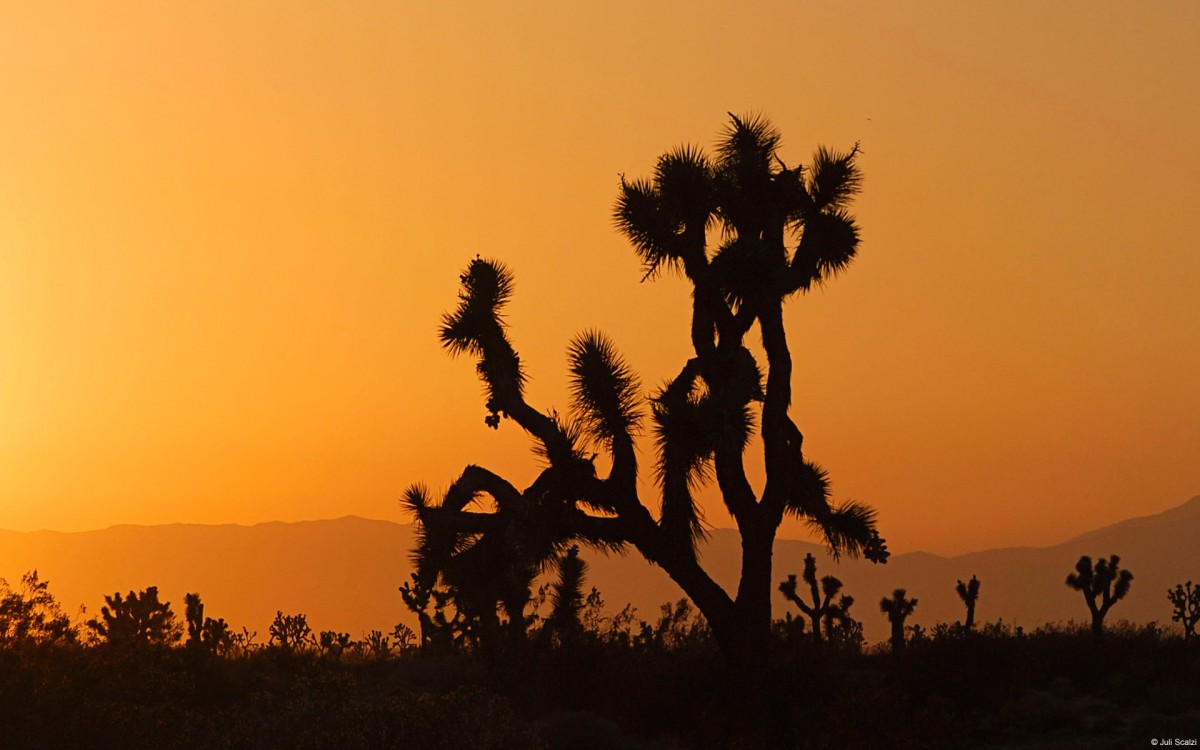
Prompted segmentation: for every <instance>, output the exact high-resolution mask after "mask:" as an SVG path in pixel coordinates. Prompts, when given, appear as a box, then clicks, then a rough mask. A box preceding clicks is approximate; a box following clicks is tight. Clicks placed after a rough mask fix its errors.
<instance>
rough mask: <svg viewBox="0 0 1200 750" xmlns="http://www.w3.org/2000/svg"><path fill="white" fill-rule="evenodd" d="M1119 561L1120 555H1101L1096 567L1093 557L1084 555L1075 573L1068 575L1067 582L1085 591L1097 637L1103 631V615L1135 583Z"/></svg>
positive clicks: (1084, 594) (1093, 630) (1093, 631)
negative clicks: (1105, 556)
mask: <svg viewBox="0 0 1200 750" xmlns="http://www.w3.org/2000/svg"><path fill="white" fill-rule="evenodd" d="M1120 563H1121V558H1119V557H1117V556H1116V555H1110V556H1109V558H1108V559H1107V560H1105V559H1104V558H1100V559H1099V560H1098V561H1097V562H1096V565H1095V566H1094V567H1093V566H1092V558H1090V557H1088V556H1087V555H1084V556H1083V557H1080V558H1079V562H1077V563H1075V572H1074V573H1072V574H1070V575H1069V576H1067V585H1068V586H1070V587H1071V588H1073V589H1075V590H1076V591H1082V592H1083V599H1084V601H1086V602H1087V606H1088V611H1089V612H1091V613H1092V633H1093V634H1094V635H1096V636H1100V635H1102V634H1103V633H1104V616H1105V615H1107V614H1108V610H1110V609H1112V606H1113V605H1114V604H1116V603H1117V602H1118V601H1120V600H1121V599H1124V598H1125V595H1126V594H1128V593H1129V586H1130V584H1132V583H1133V573H1130V572H1129V571H1128V570H1121V565H1120ZM1097 598H1098V599H1099V600H1100V603H1099V604H1097V603H1096V599H1097Z"/></svg>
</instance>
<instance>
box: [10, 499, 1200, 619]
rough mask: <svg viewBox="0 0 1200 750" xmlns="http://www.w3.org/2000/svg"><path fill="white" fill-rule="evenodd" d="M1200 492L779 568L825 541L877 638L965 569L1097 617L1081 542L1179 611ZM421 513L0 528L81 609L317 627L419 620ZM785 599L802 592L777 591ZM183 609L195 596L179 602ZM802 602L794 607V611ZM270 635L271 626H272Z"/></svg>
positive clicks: (655, 581) (1166, 611)
mask: <svg viewBox="0 0 1200 750" xmlns="http://www.w3.org/2000/svg"><path fill="white" fill-rule="evenodd" d="M1198 538H1200V495H1198V496H1196V497H1193V498H1191V499H1190V500H1188V501H1186V502H1184V503H1183V504H1181V505H1178V506H1175V507H1173V508H1168V509H1167V510H1164V511H1161V512H1159V513H1156V514H1150V515H1146V516H1138V517H1134V518H1130V519H1126V520H1124V521H1119V522H1117V523H1115V524H1110V525H1108V526H1105V527H1102V528H1098V529H1094V530H1092V531H1087V532H1084V533H1082V534H1079V535H1077V536H1074V537H1071V538H1070V539H1068V540H1066V541H1064V542H1060V543H1058V544H1054V545H1049V546H1045V547H1001V548H993V549H988V550H981V551H977V552H968V553H963V554H959V555H954V556H942V555H938V554H935V553H930V552H924V551H920V550H916V551H912V552H904V553H897V554H894V555H893V556H892V558H891V559H890V561H889V562H888V564H887V565H883V566H875V565H871V564H869V563H866V562H865V561H862V560H849V559H845V558H843V559H842V560H841V561H840V562H834V561H832V560H831V559H830V558H829V557H828V555H827V554H826V553H825V550H824V548H823V547H821V546H820V545H818V544H815V543H813V542H809V541H806V540H797V539H779V540H778V541H777V543H776V548H775V565H774V576H775V578H776V579H778V580H783V579H784V578H786V577H787V575H789V574H791V573H799V572H800V571H801V570H802V569H803V559H804V556H805V555H806V554H808V553H810V552H811V553H812V554H814V556H816V557H818V560H819V562H818V574H819V575H836V576H837V577H838V578H840V579H841V580H842V581H843V582H844V583H845V589H844V591H845V592H846V593H849V594H850V595H852V596H854V597H855V598H856V599H857V601H858V603H857V604H856V605H855V609H854V611H853V613H854V615H855V616H856V617H857V618H859V619H861V620H863V621H864V624H865V628H866V633H867V636H868V638H869V639H870V640H873V641H874V640H881V639H882V638H883V637H885V635H886V633H885V631H886V623H885V622H883V621H882V616H880V615H879V614H878V612H877V611H876V610H877V608H878V607H877V604H876V602H878V599H879V598H882V597H883V596H885V595H886V594H887V593H889V592H890V591H891V589H892V588H906V589H908V591H909V593H910V595H912V596H917V597H918V599H919V600H920V604H919V606H918V608H917V610H916V612H915V614H914V616H913V622H916V623H920V624H923V625H925V626H926V627H928V626H930V625H932V624H933V623H934V622H938V621H953V620H955V619H957V618H959V617H961V614H962V613H961V605H960V604H959V603H958V600H957V596H956V595H955V593H954V584H955V582H956V580H958V579H966V578H969V577H970V576H971V575H978V576H979V578H980V580H981V582H982V589H981V594H980V600H979V608H978V617H979V619H980V620H981V621H987V620H995V619H997V618H998V617H999V618H1003V619H1004V620H1005V621H1007V622H1014V623H1017V624H1020V625H1023V626H1025V627H1033V626H1036V625H1040V624H1043V623H1046V622H1056V621H1063V620H1068V619H1075V620H1082V619H1084V616H1085V615H1086V609H1085V607H1084V605H1083V602H1082V597H1080V596H1079V595H1078V593H1077V592H1073V591H1070V590H1069V589H1067V587H1066V586H1065V585H1064V581H1065V577H1066V575H1067V573H1068V572H1070V571H1071V569H1072V568H1073V566H1074V563H1075V561H1076V560H1077V559H1078V557H1079V555H1082V554H1087V555H1091V556H1098V555H1104V556H1107V555H1109V554H1119V555H1120V556H1121V559H1122V565H1123V566H1124V567H1127V568H1129V569H1130V570H1132V571H1133V572H1134V576H1135V578H1134V585H1133V588H1132V590H1131V592H1130V595H1129V597H1128V598H1127V601H1123V602H1121V603H1120V604H1118V605H1117V606H1116V608H1115V609H1114V611H1113V614H1112V615H1111V616H1110V617H1111V618H1114V619H1121V618H1128V619H1130V620H1133V621H1150V620H1157V621H1159V622H1160V623H1169V621H1170V606H1169V604H1168V603H1167V601H1166V589H1167V588H1169V587H1171V586H1173V585H1174V584H1175V583H1179V582H1182V581H1184V580H1189V579H1190V580H1200V550H1198V545H1196V544H1195V543H1194V541H1193V540H1195V539H1198ZM412 542H413V529H412V526H411V525H410V524H402V523H399V522H396V521H390V520H386V519H371V518H364V517H361V516H356V515H353V514H349V515H345V516H341V517H339V518H335V519H319V520H304V521H265V522H261V523H256V524H250V525H245V524H195V523H173V524H161V525H141V524H116V525H113V526H109V527H107V528H104V529H97V530H91V531H74V532H58V531H51V530H40V531H29V532H19V531H0V577H4V578H6V579H7V580H9V581H10V582H15V581H16V580H18V579H19V577H20V575H21V574H22V573H24V572H25V571H27V570H32V569H37V570H39V573H40V574H41V576H42V578H43V579H44V580H48V581H50V584H51V589H50V590H51V592H52V593H54V595H55V596H56V597H57V598H58V599H59V601H60V602H61V603H63V605H64V607H65V608H66V609H67V610H68V611H74V609H75V608H76V607H77V606H78V605H83V606H86V607H87V609H88V611H93V610H95V609H97V608H98V606H99V604H101V603H102V596H103V595H104V594H110V593H112V592H114V591H127V590H130V589H139V588H145V587H146V586H151V585H157V586H158V587H159V590H160V592H162V594H163V597H164V598H165V599H167V600H169V601H173V602H177V603H178V602H182V597H183V594H184V593H186V592H189V591H196V592H199V593H200V594H201V596H202V597H204V601H205V603H206V608H207V611H208V612H210V613H211V614H212V615H213V616H217V617H225V618H226V620H228V621H229V622H230V623H231V624H233V625H234V626H235V627H240V626H242V625H245V626H247V627H248V628H249V629H250V630H252V631H257V632H258V633H260V635H261V634H265V632H266V626H267V624H268V623H269V622H270V620H271V618H272V617H273V616H274V613H275V612H276V611H283V612H285V613H295V612H305V613H306V614H308V617H309V623H310V624H311V625H312V626H313V628H314V629H317V630H321V629H336V630H340V631H344V632H350V633H351V634H352V635H355V636H358V635H361V634H362V633H364V632H366V631H368V630H370V629H379V630H385V631H386V630H390V629H391V626H392V625H394V624H395V623H396V622H405V623H406V624H409V625H410V626H412V625H413V624H415V622H414V621H415V618H413V616H412V615H411V613H409V612H407V610H405V609H404V606H403V603H402V601H401V599H400V596H399V594H398V592H397V588H398V587H399V585H400V584H401V583H403V582H404V581H405V580H407V578H408V575H409V572H410V571H411V568H412V564H411V561H410V559H409V557H410V550H411V547H412ZM739 547H740V545H739V541H738V537H737V533H736V531H735V530H733V529H715V530H713V531H712V533H711V534H710V536H709V539H708V540H707V542H706V543H705V544H704V546H703V547H702V549H701V556H702V561H703V564H704V565H705V567H706V568H707V569H709V570H710V571H711V572H712V575H713V577H714V579H715V580H717V581H718V583H720V584H721V585H722V586H725V587H727V588H732V587H734V586H735V585H736V583H737V576H738V571H739V567H740V566H739V555H740V549H739ZM585 558H586V559H587V560H588V562H589V564H590V576H589V580H588V583H587V585H588V586H596V587H597V588H598V589H599V590H600V591H601V593H602V594H603V596H604V599H605V601H606V602H607V603H608V604H609V605H610V607H611V608H620V607H621V606H622V605H624V604H625V603H626V602H629V603H631V604H633V605H634V606H635V607H636V608H637V610H638V615H639V616H640V617H642V618H643V619H647V620H650V619H653V618H654V616H655V615H656V613H657V609H658V606H659V605H660V604H662V603H665V602H669V601H675V600H678V599H680V598H683V593H682V591H680V590H679V589H678V587H677V586H675V584H674V583H673V582H672V581H671V580H670V579H669V578H668V577H667V576H666V574H665V573H663V571H662V570H661V569H659V568H657V567H655V566H652V565H650V564H648V563H647V562H646V561H645V560H644V559H643V558H642V557H641V556H640V555H638V554H637V553H636V552H635V551H631V552H629V553H627V554H624V555H618V554H612V555H605V554H603V553H599V552H585ZM774 606H775V615H776V616H777V617H782V616H783V613H784V612H786V611H790V610H789V608H790V607H791V605H790V604H788V603H786V602H785V601H784V600H783V598H782V596H780V595H777V596H776V601H775V602H774ZM176 609H180V607H179V606H176ZM793 614H795V612H794V611H793ZM262 637H265V636H262Z"/></svg>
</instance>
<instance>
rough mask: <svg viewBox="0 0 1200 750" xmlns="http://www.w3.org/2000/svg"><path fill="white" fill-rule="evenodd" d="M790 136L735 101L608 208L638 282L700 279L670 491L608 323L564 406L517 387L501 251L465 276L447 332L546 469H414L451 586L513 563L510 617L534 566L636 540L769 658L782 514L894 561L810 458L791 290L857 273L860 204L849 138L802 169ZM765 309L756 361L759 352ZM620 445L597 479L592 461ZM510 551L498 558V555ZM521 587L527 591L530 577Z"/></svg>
mask: <svg viewBox="0 0 1200 750" xmlns="http://www.w3.org/2000/svg"><path fill="white" fill-rule="evenodd" d="M779 143H780V136H779V133H778V132H777V131H776V130H775V129H774V128H773V127H772V126H771V125H770V124H769V123H768V122H767V121H766V120H765V119H763V118H761V117H744V118H743V117H736V116H733V115H730V121H729V124H728V126H727V127H726V128H725V130H724V132H723V133H722V134H721V135H720V138H719V141H718V144H717V148H716V152H715V153H714V154H712V155H709V154H706V153H705V152H704V151H702V150H701V149H700V148H697V147H693V146H684V147H680V148H677V149H675V150H673V151H670V152H668V153H666V154H664V155H663V156H662V157H660V158H659V160H658V164H657V166H656V168H655V170H654V175H653V177H652V178H650V179H643V180H626V179H624V178H622V179H621V183H620V189H619V193H618V196H617V202H616V208H615V210H614V218H615V221H616V225H617V227H618V229H619V230H620V231H621V232H622V233H623V234H624V235H625V236H626V237H627V238H629V240H630V241H631V242H632V244H633V247H634V250H635V252H636V253H637V254H638V256H639V258H640V259H641V260H642V263H643V268H644V271H645V278H646V279H653V278H655V277H656V276H658V275H659V274H661V273H662V272H664V271H674V272H679V273H681V274H682V275H683V276H684V277H686V279H687V280H688V282H689V283H690V284H691V285H692V290H693V291H692V316H691V331H690V340H691V347H692V350H693V352H692V355H691V356H690V357H689V358H688V360H687V361H686V362H685V363H684V364H683V365H682V367H681V368H680V370H679V372H678V373H677V374H676V375H675V376H674V377H673V378H672V379H671V380H669V381H668V382H666V383H665V384H664V385H663V386H662V387H660V388H659V389H657V390H656V391H654V392H653V393H652V394H650V397H649V411H650V418H651V421H652V424H653V428H652V429H653V434H654V438H655V448H656V461H655V467H654V468H655V478H656V479H657V485H658V488H659V491H660V498H659V502H657V503H654V504H653V505H650V504H647V503H646V502H645V501H644V499H643V498H642V496H641V489H640V488H639V484H638V472H639V466H638V460H637V451H636V450H635V447H634V441H635V438H636V437H637V436H638V435H639V434H640V433H641V430H642V427H643V423H644V420H645V416H646V415H645V407H646V398H645V396H644V395H643V391H642V389H641V386H640V384H639V382H638V380H637V378H636V376H635V375H634V373H633V371H632V370H631V369H630V367H629V366H628V365H627V364H626V363H625V361H624V359H623V358H622V357H621V355H620V354H619V353H618V351H617V348H616V346H615V345H614V344H613V343H612V341H610V340H609V339H608V338H607V337H606V336H604V335H603V334H601V333H598V332H587V333H584V334H582V335H580V336H578V337H576V338H575V339H574V340H573V341H572V342H571V344H570V346H569V347H568V362H569V370H570V376H571V390H572V403H571V411H570V414H569V415H567V416H563V415H559V414H558V413H557V412H555V411H550V410H547V411H541V410H538V409H536V408H534V407H533V406H532V405H530V404H529V403H528V402H527V401H526V400H525V393H524V384H525V379H526V373H525V370H524V369H523V367H522V364H521V360H520V357H519V356H518V355H517V352H516V350H515V349H514V347H513V345H512V342H511V341H510V339H509V336H508V330H507V326H506V324H505V321H504V318H503V310H504V306H505V304H506V303H507V302H508V300H509V298H510V297H511V295H512V291H513V277H512V274H511V272H510V271H509V270H508V269H507V268H506V267H505V266H504V265H502V264H501V263H498V262H495V261H491V260H484V259H480V258H476V259H475V260H474V261H472V262H471V263H470V264H469V266H468V267H467V270H466V271H465V272H464V273H463V274H462V276H461V282H462V288H461V291H460V293H459V306H458V309H457V310H455V311H454V312H452V313H449V314H447V315H446V316H445V317H444V319H443V323H442V328H441V339H442V343H443V345H444V346H445V347H446V348H447V349H448V350H449V351H450V352H451V353H452V354H469V355H471V356H472V357H474V358H475V359H476V361H477V363H478V364H477V369H478V372H479V375H480V377H481V379H482V380H483V382H484V385H485V387H486V393H487V409H488V415H487V417H486V422H487V423H488V425H490V426H491V427H494V428H495V427H498V426H499V425H500V423H501V420H502V419H505V418H506V419H511V420H512V421H513V422H516V423H517V425H518V426H520V427H521V428H522V429H523V430H524V431H525V432H527V433H529V434H530V435H531V436H532V437H533V438H534V441H535V446H536V449H537V451H538V452H539V453H540V454H541V456H542V458H543V460H544V461H545V464H546V466H545V468H544V469H543V470H542V471H541V473H540V474H539V475H538V476H537V478H536V479H535V480H534V482H533V484H531V485H530V486H529V487H527V488H525V489H518V488H517V487H516V486H514V485H513V484H511V483H510V482H508V481H507V480H505V479H503V478H502V477H500V476H499V475H497V474H495V473H493V472H491V471H488V470H487V469H484V468H481V467H478V466H468V467H467V468H466V469H465V470H464V472H463V474H462V476H460V477H459V478H458V479H457V480H456V481H455V482H454V483H453V484H452V485H451V486H450V488H449V489H448V491H447V492H446V494H445V495H444V496H443V497H442V498H441V499H440V501H435V500H434V499H433V498H432V497H431V496H430V493H429V492H428V491H427V490H426V489H425V488H424V487H423V486H421V485H417V486H414V487H412V488H410V489H409V490H408V491H407V493H406V495H405V502H406V504H407V506H408V507H409V509H411V510H412V511H413V512H414V514H415V515H416V518H417V520H418V521H419V523H420V526H421V537H420V540H419V546H418V549H417V552H416V555H415V557H416V560H417V563H418V570H419V572H420V574H421V575H423V576H425V579H426V581H430V580H433V579H436V577H437V576H438V575H442V576H445V577H447V585H448V586H451V587H453V586H455V585H458V586H459V587H460V589H461V588H463V586H462V584H461V581H458V582H456V581H455V580H450V579H455V578H460V577H471V576H474V577H476V578H477V576H475V575H474V574H473V573H467V572H464V571H477V570H479V569H480V568H484V569H490V570H492V571H498V570H499V571H503V570H509V571H518V572H520V575H510V576H508V578H511V579H512V580H505V581H500V582H498V583H497V584H496V586H495V587H494V588H495V590H494V591H492V592H491V593H488V594H486V595H485V596H484V598H485V599H488V600H490V602H491V604H490V605H488V606H490V607H492V608H493V612H494V611H495V609H496V608H499V609H502V610H504V612H505V614H506V616H507V617H508V618H509V619H510V621H512V620H514V619H520V613H519V612H517V611H516V610H517V609H519V608H520V607H522V606H524V603H525V600H527V598H528V596H527V591H528V586H527V584H528V580H518V579H521V578H523V577H524V576H525V575H526V574H528V573H529V572H530V571H534V570H536V569H538V568H539V567H540V566H541V565H543V564H545V563H546V561H548V560H550V559H552V558H553V557H554V556H556V555H558V554H561V553H562V551H563V550H564V549H566V548H568V547H569V546H570V545H571V544H574V543H584V544H588V545H592V546H600V547H607V548H610V549H623V548H625V547H626V546H627V545H632V546H633V547H635V548H636V549H637V550H638V551H639V552H641V554H642V555H644V556H645V557H646V559H647V560H649V561H650V562H652V563H653V564H655V565H658V566H660V567H662V568H663V570H665V571H666V572H667V574H668V575H670V576H671V578H672V579H674V580H675V582H676V583H678V584H679V586H680V587H681V588H682V589H683V591H684V592H685V593H686V594H687V595H688V596H689V597H690V598H691V599H692V601H693V602H694V603H695V604H696V606H697V607H698V608H699V609H700V611H701V612H702V613H703V614H704V616H705V618H706V619H707V620H708V622H709V625H710V627H711V628H712V631H713V634H714V636H715V638H716V641H717V643H718V645H719V646H720V648H721V649H722V650H723V652H725V653H726V654H727V655H729V656H730V657H732V658H735V659H738V660H747V659H748V660H754V659H757V658H761V657H762V656H764V655H765V652H766V646H767V643H768V638H769V634H770V625H771V591H772V577H771V553H772V547H773V545H774V540H775V534H776V531H777V529H778V528H779V525H780V523H781V522H782V521H783V519H784V517H785V516H788V515H791V516H795V517H797V518H800V519H803V520H805V521H807V522H808V524H809V525H810V526H811V527H812V528H813V529H814V530H816V531H817V532H819V533H820V534H821V535H822V536H823V538H824V540H825V542H826V543H827V544H828V546H829V548H830V550H831V551H832V553H833V554H834V555H835V556H836V555H842V554H845V555H849V556H857V555H860V554H861V555H864V556H866V557H867V558H868V559H870V560H872V561H874V562H884V561H886V558H887V549H886V545H885V544H884V542H883V540H882V539H881V538H880V536H879V534H878V533H877V532H876V529H875V513H874V511H873V510H872V509H871V508H869V507H868V506H866V505H864V504H862V503H859V502H854V501H846V502H842V503H838V504H835V503H834V501H833V499H832V496H831V493H830V484H829V477H828V475H827V474H826V472H825V470H824V469H822V468H821V467H820V466H818V465H817V464H815V463H813V462H812V461H810V460H808V459H807V458H806V457H805V455H804V453H803V450H802V440H803V436H802V435H801V432H800V430H799V429H798V428H797V426H796V424H795V423H794V422H793V421H792V418H791V416H790V415H789V407H790V405H791V400H792V379H793V373H792V355H791V349H790V347H789V343H788V337H787V331H786V329H785V327H784V318H783V306H784V303H785V302H786V301H787V300H788V299H789V298H791V297H792V296H794V295H796V294H803V293H805V292H808V291H810V290H812V289H814V288H816V287H818V286H820V285H822V284H824V283H825V282H827V281H829V280H830V279H832V278H833V277H834V276H835V275H836V274H838V273H839V272H841V271H843V270H845V269H846V267H847V266H849V264H850V262H851V261H852V260H853V259H854V256H855V254H856V252H857V250H858V244H859V233H858V228H857V226H856V224H855V221H854V219H853V217H852V216H851V215H850V214H849V213H848V207H849V204H850V201H851V199H852V198H853V196H854V195H855V194H856V193H857V192H858V190H859V187H860V182H861V178H860V173H859V170H858V167H857V163H856V160H857V156H858V148H857V146H856V147H855V148H853V149H851V150H849V151H846V152H835V151H830V150H827V149H824V148H820V149H818V150H817V152H816V154H815V156H814V157H813V160H812V162H811V164H809V165H808V166H803V167H802V166H799V165H797V166H794V167H789V166H787V165H786V164H785V163H784V162H783V161H782V159H781V158H780V156H779V153H778V149H779ZM756 325H757V327H758V333H759V336H760V337H761V342H762V348H763V351H764V352H765V354H766V362H765V378H764V367H763V366H762V365H763V363H760V362H759V361H757V360H756V358H755V356H754V355H753V354H752V353H751V351H750V350H749V349H748V348H747V342H746V339H747V336H749V335H751V331H752V329H753V328H754V327H755V326H756ZM756 434H757V435H758V437H759V438H760V439H761V440H762V445H763V453H764V460H765V467H764V468H765V473H766V481H765V483H764V485H763V488H762V491H761V492H758V491H756V490H755V488H754V487H753V486H752V485H751V483H750V480H749V478H748V476H747V471H746V466H745V453H746V449H747V447H748V445H749V444H750V442H751V440H753V439H754V437H755V435H756ZM599 451H602V452H604V453H605V454H607V456H608V458H609V459H610V460H611V467H610V468H609V471H608V472H607V475H604V476H601V474H600V473H599V472H598V471H597V469H596V467H595V465H594V463H593V459H594V458H595V457H596V455H597V452H599ZM712 481H715V483H716V485H717V487H718V489H719V492H720V496H721V498H722V499H723V500H724V503H725V506H726V508H728V510H729V512H730V514H731V515H732V517H733V519H734V521H735V523H736V525H737V528H738V531H739V533H740V535H741V540H742V561H741V562H742V568H741V577H740V580H739V583H738V586H737V589H736V590H735V591H726V590H725V589H723V588H722V587H721V586H719V585H718V584H717V583H716V582H715V581H714V580H713V579H712V577H711V576H709V574H708V573H707V572H705V570H704V569H703V568H702V567H701V565H700V562H699V559H698V557H697V551H696V545H697V542H698V540H700V539H701V538H702V537H703V535H704V527H703V523H702V517H701V512H700V508H699V507H698V504H697V500H696V493H697V491H698V490H699V489H700V488H701V487H702V486H703V485H705V484H707V483H709V482H712ZM499 557H504V558H506V559H507V560H509V561H510V562H509V563H506V564H505V565H504V567H498V566H497V563H496V562H495V560H496V559H498V558H499ZM523 592H525V593H523Z"/></svg>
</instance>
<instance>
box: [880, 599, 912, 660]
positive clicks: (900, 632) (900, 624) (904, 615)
mask: <svg viewBox="0 0 1200 750" xmlns="http://www.w3.org/2000/svg"><path fill="white" fill-rule="evenodd" d="M907 595H908V592H907V591H906V590H904V589H896V590H895V591H893V592H892V596H891V598H890V599H889V598H887V597H884V598H883V599H882V600H881V601H880V602H879V611H880V612H883V613H884V614H885V615H887V618H888V622H890V623H891V624H892V651H893V652H899V651H901V650H903V649H904V621H905V620H907V619H908V616H909V615H911V614H912V613H913V610H914V609H916V608H917V600H916V599H909V598H907Z"/></svg>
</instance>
